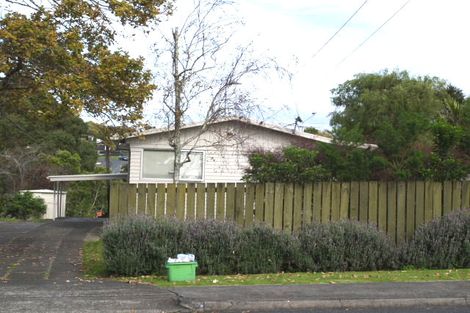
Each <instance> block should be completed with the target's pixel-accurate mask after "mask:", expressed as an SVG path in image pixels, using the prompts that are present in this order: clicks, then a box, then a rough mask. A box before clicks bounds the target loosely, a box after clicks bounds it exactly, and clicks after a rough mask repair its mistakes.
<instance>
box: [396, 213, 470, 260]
mask: <svg viewBox="0 0 470 313" xmlns="http://www.w3.org/2000/svg"><path fill="white" fill-rule="evenodd" d="M401 257H402V262H403V263H404V264H409V265H414V266H416V267H419V268H466V267H469V266H470V211H469V210H463V211H456V212H453V213H451V214H448V215H445V216H443V217H441V218H438V219H435V220H433V221H431V222H429V223H427V224H425V225H423V226H421V227H419V228H418V229H417V230H416V232H415V234H414V237H413V239H412V240H411V241H410V242H409V243H408V244H407V245H405V246H404V247H403V249H402V255H401Z"/></svg>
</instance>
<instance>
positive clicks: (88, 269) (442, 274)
mask: <svg viewBox="0 0 470 313" xmlns="http://www.w3.org/2000/svg"><path fill="white" fill-rule="evenodd" d="M83 268H84V272H85V277H86V278H88V279H94V278H102V277H107V276H108V275H107V273H106V266H105V264H104V260H103V244H102V242H101V241H88V242H85V246H84V249H83ZM113 278H114V279H116V280H120V281H126V282H131V283H150V284H154V285H157V286H162V287H169V286H231V285H296V284H345V283H371V282H425V281H439V280H470V269H449V270H417V269H409V270H401V271H376V272H332V273H277V274H256V275H220V276H197V279H196V280H195V281H194V282H168V281H167V277H166V276H154V275H146V276H137V277H113Z"/></svg>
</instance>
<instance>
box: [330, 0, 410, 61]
mask: <svg viewBox="0 0 470 313" xmlns="http://www.w3.org/2000/svg"><path fill="white" fill-rule="evenodd" d="M410 1H411V0H408V1H406V2H405V3H404V4H403V5H402V6H401V7H400V8H399V9H398V10H396V11H395V12H394V13H393V14H392V15H391V16H390V17H389V18H388V19H387V20H386V21H385V22H384V23H383V24H382V25H380V26H379V27H378V28H377V29H376V30H375V31H374V32H373V33H372V34H370V35H369V37H367V38H366V39H365V40H364V41H363V42H361V43H360V44H359V45H358V46H357V47H356V48H355V49H354V50H353V51H351V53H349V54H348V55H347V56H346V57H344V58H343V59H342V60H341V62H339V63H338V64H336V66H339V65H341V64H342V63H343V62H344V61H346V60H347V59H348V58H349V57H350V56H351V55H353V54H354V53H355V52H356V51H357V50H359V49H360V48H361V47H362V46H363V45H364V44H365V43H366V42H367V41H369V39H371V38H372V37H373V36H374V35H375V34H377V33H378V32H379V31H380V30H381V29H382V28H383V27H384V26H385V25H386V24H387V23H388V22H390V21H391V20H392V19H393V18H394V17H395V16H396V15H397V14H398V13H400V11H401V10H403V9H404V8H405V7H406V6H407V5H408V3H410Z"/></svg>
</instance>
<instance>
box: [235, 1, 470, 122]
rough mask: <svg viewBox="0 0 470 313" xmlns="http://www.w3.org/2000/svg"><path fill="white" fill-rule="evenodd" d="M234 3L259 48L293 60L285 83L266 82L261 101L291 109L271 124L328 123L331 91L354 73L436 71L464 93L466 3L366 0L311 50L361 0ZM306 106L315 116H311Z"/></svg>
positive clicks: (469, 25)
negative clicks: (289, 81)
mask: <svg viewBox="0 0 470 313" xmlns="http://www.w3.org/2000/svg"><path fill="white" fill-rule="evenodd" d="M239 2H240V7H241V8H242V9H241V12H243V13H242V14H243V15H244V19H245V21H246V28H247V29H250V30H251V31H252V32H253V33H256V34H257V35H258V38H259V39H258V40H256V41H255V43H256V45H257V46H259V49H263V48H268V49H269V50H270V51H271V52H272V53H273V54H274V56H275V57H277V58H279V59H280V60H281V61H284V62H288V60H289V57H292V56H293V55H295V56H296V57H297V58H298V60H299V63H298V66H293V67H292V69H293V72H294V73H295V75H294V78H293V81H292V84H285V82H284V83H283V84H281V85H279V86H272V85H267V86H266V93H265V97H267V98H269V99H270V100H268V102H270V103H274V102H281V103H285V104H287V105H288V107H289V108H290V112H289V113H287V114H286V113H285V112H282V113H280V114H279V115H278V116H275V117H273V119H274V120H273V122H278V123H280V124H282V123H288V122H293V120H294V118H295V116H296V115H297V114H298V115H299V116H300V117H301V118H302V119H303V120H306V122H305V123H304V124H305V126H314V127H317V128H320V129H325V128H328V121H329V117H328V114H329V113H330V112H332V111H333V110H334V107H333V106H332V104H331V89H333V88H335V87H337V86H338V85H339V84H341V83H343V82H345V81H347V80H349V79H352V78H353V77H354V75H355V74H357V73H375V72H379V71H382V70H384V69H389V70H407V71H408V72H410V73H411V74H412V75H415V76H418V75H419V76H422V75H430V76H437V77H440V78H442V79H445V80H447V81H448V82H449V83H452V84H453V85H455V86H457V87H459V88H461V89H462V90H463V91H464V93H465V94H466V95H467V96H468V95H470V80H469V79H468V71H469V70H470V59H469V56H470V42H469V41H468V40H467V39H466V38H468V31H469V30H470V18H468V14H469V12H470V1H466V0H446V1H443V0H411V1H409V2H408V3H407V1H405V0H388V1H386V0H369V1H367V2H366V4H365V5H364V6H363V7H362V9H361V10H360V11H359V12H358V13H357V14H356V15H355V16H354V17H353V18H352V19H351V21H350V22H349V23H348V24H347V25H346V26H345V27H344V28H343V29H342V30H341V31H340V32H339V33H338V34H337V35H336V36H335V37H334V38H333V39H332V40H331V41H330V42H329V43H328V44H327V45H326V46H325V47H324V48H323V50H321V51H320V52H319V53H318V54H316V52H317V51H318V50H319V49H320V47H322V46H323V45H324V43H325V42H327V40H328V39H329V38H330V37H331V36H332V35H333V34H334V33H335V32H336V31H337V30H338V29H339V28H340V27H341V25H343V24H344V22H346V20H347V19H348V18H349V17H350V16H351V15H352V14H353V13H354V12H355V11H356V10H357V9H358V8H359V7H360V6H361V5H362V4H363V3H364V0H292V1H282V0H239ZM405 3H407V4H406V6H405V7H404V8H403V9H402V10H401V11H399V12H398V13H397V14H396V15H395V17H394V18H392V19H391V20H390V21H389V22H388V23H387V24H385V25H384V26H383V27H382V28H381V29H380V30H379V31H378V32H377V33H376V34H375V35H374V36H372V37H371V38H370V39H369V40H368V41H367V42H365V43H364V44H363V45H362V46H361V47H360V48H358V49H357V50H356V48H357V47H358V46H359V45H360V44H361V43H362V42H364V40H365V39H366V38H367V37H369V36H370V35H371V34H372V33H373V32H374V31H375V30H377V28H379V27H380V26H381V25H382V24H383V23H384V22H385V21H386V20H387V19H389V18H390V17H391V16H392V15H393V14H394V13H395V12H396V11H397V10H399V9H400V7H402V6H403V5H404V4H405ZM281 83H282V82H281ZM312 112H315V113H316V114H315V115H314V116H312V114H311V113H312ZM309 117H310V119H308V120H307V118H309ZM286 118H290V119H291V121H286Z"/></svg>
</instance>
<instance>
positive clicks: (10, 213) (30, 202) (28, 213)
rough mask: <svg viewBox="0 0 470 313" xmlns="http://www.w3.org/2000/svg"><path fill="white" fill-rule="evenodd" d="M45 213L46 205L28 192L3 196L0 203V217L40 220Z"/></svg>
mask: <svg viewBox="0 0 470 313" xmlns="http://www.w3.org/2000/svg"><path fill="white" fill-rule="evenodd" d="M44 213H46V205H45V204H44V200H43V199H41V198H36V197H33V194H32V193H30V192H22V193H16V194H13V195H12V194H9V195H4V196H3V198H2V199H1V201H0V216H2V217H11V218H19V219H23V220H26V219H28V218H41V217H42V216H43V215H44Z"/></svg>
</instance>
